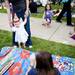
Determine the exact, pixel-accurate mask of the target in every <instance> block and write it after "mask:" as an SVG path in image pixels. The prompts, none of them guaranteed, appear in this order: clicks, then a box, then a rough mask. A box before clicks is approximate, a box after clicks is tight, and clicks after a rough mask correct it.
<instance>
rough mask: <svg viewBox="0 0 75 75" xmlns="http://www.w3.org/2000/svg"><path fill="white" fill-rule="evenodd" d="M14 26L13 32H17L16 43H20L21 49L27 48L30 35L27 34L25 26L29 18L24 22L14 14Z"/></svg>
mask: <svg viewBox="0 0 75 75" xmlns="http://www.w3.org/2000/svg"><path fill="white" fill-rule="evenodd" d="M13 21H14V26H13V27H12V30H13V31H15V42H17V43H18V46H19V47H22V48H25V43H26V41H27V39H28V33H27V32H26V30H25V28H24V25H25V24H26V22H27V18H26V17H25V19H24V21H23V20H22V18H20V19H19V18H18V17H17V15H16V14H14V20H13Z"/></svg>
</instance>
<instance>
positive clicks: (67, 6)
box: [56, 0, 73, 26]
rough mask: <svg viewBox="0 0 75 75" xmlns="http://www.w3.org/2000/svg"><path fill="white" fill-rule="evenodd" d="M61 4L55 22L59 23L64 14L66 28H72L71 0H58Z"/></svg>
mask: <svg viewBox="0 0 75 75" xmlns="http://www.w3.org/2000/svg"><path fill="white" fill-rule="evenodd" d="M60 1H61V2H62V3H63V9H62V11H61V12H60V14H59V16H58V17H57V19H56V21H57V22H60V23H61V19H62V17H63V15H64V14H65V13H66V14H67V15H66V18H67V26H73V25H72V15H71V1H72V0H60Z"/></svg>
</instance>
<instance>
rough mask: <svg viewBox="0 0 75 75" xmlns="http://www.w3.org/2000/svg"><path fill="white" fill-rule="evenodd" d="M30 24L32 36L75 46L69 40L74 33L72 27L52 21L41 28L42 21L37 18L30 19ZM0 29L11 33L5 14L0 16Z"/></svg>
mask: <svg viewBox="0 0 75 75" xmlns="http://www.w3.org/2000/svg"><path fill="white" fill-rule="evenodd" d="M30 22H31V33H32V36H35V37H38V38H42V39H46V40H49V41H55V42H61V43H65V44H68V45H73V46H75V40H73V39H71V38H70V36H71V35H70V34H69V33H71V32H74V31H73V27H69V26H66V23H65V22H63V23H57V22H55V21H52V23H51V27H49V28H47V27H44V26H42V23H43V20H42V19H39V18H33V17H31V18H30ZM0 29H2V30H8V31H11V28H10V27H9V25H8V17H7V15H6V14H0Z"/></svg>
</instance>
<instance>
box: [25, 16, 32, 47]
mask: <svg viewBox="0 0 75 75" xmlns="http://www.w3.org/2000/svg"><path fill="white" fill-rule="evenodd" d="M25 29H26V31H27V33H28V35H29V36H28V39H27V42H26V46H31V45H32V41H31V31H30V16H28V17H27V23H26V25H25Z"/></svg>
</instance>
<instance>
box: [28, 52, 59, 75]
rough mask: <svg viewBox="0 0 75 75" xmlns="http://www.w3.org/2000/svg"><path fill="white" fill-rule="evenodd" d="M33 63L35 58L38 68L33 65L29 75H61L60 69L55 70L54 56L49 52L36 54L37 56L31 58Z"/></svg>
mask: <svg viewBox="0 0 75 75" xmlns="http://www.w3.org/2000/svg"><path fill="white" fill-rule="evenodd" d="M31 58H32V59H31V61H32V60H33V59H34V58H35V61H36V68H34V67H33V66H34V65H35V61H34V60H33V61H34V62H33V61H32V62H33V63H34V64H33V65H32V64H31V69H30V71H29V72H28V75H60V73H59V71H58V69H56V68H54V66H53V60H52V55H51V54H50V53H49V52H42V51H41V52H36V53H35V55H32V56H31Z"/></svg>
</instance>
